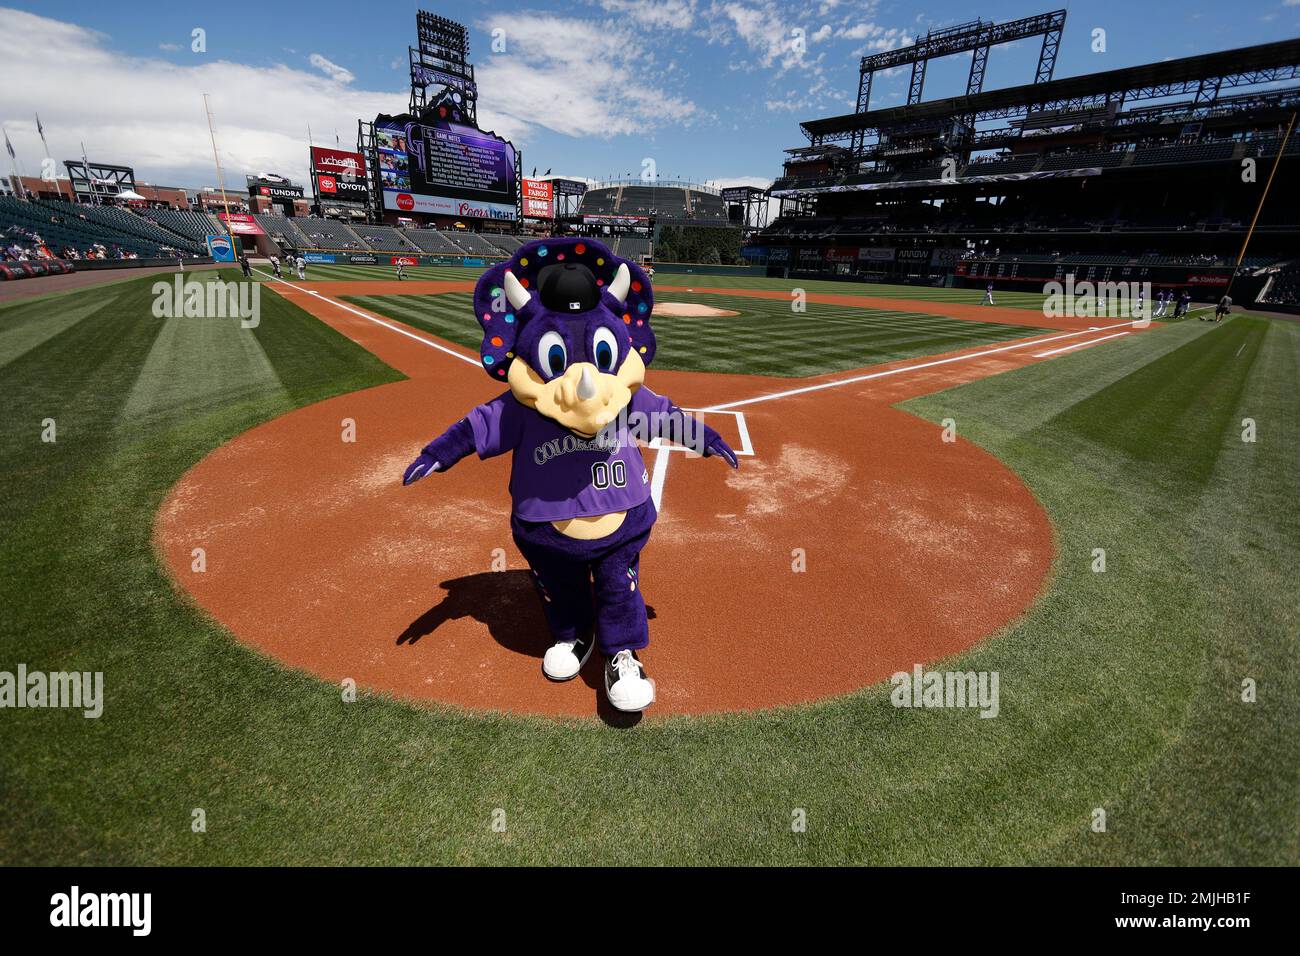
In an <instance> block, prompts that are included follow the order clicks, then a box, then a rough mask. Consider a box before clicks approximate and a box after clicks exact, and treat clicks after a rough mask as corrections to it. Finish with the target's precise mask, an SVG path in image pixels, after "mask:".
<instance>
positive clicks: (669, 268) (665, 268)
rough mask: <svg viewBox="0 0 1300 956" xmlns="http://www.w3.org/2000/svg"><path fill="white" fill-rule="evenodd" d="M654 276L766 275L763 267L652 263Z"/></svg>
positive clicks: (697, 263)
mask: <svg viewBox="0 0 1300 956" xmlns="http://www.w3.org/2000/svg"><path fill="white" fill-rule="evenodd" d="M654 270H655V274H656V275H658V274H659V273H661V272H667V273H673V274H686V275H698V276H762V275H767V268H766V267H765V266H724V265H705V264H703V263H699V262H658V261H656V262H655V263H654Z"/></svg>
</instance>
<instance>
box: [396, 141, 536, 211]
mask: <svg viewBox="0 0 1300 956" xmlns="http://www.w3.org/2000/svg"><path fill="white" fill-rule="evenodd" d="M374 128H375V145H376V153H377V155H378V158H379V181H380V187H381V189H382V190H383V193H384V208H385V209H393V210H397V211H399V212H419V213H425V214H429V215H444V216H461V217H471V218H479V219H505V220H513V219H515V218H516V215H517V210H516V199H517V196H518V190H519V182H518V179H517V161H516V153H515V147H514V145H513V144H511V143H510V142H508V141H507V140H504V139H502V138H501V137H500V136H496V135H494V134H492V133H485V132H483V131H482V130H479V129H476V128H475V127H473V126H470V125H467V124H465V123H457V122H453V121H452V120H451V119H449V118H438V119H435V120H433V121H432V122H424V123H421V122H415V121H413V120H412V119H411V118H410V117H409V116H393V117H389V116H382V115H381V116H379V117H377V118H376V119H375V127H374Z"/></svg>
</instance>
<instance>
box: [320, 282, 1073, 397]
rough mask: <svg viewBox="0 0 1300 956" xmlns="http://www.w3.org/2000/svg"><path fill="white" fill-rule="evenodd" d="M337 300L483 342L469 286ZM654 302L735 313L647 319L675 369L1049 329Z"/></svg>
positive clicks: (944, 346)
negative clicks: (432, 293) (423, 293)
mask: <svg viewBox="0 0 1300 956" xmlns="http://www.w3.org/2000/svg"><path fill="white" fill-rule="evenodd" d="M765 281H769V282H770V281H775V280H765ZM787 288H788V285H787ZM344 298H345V300H346V301H348V302H352V303H354V304H356V305H359V306H361V307H362V308H364V309H367V310H368V311H371V312H375V313H377V314H379V315H384V316H387V317H389V318H391V319H396V320H397V321H399V322H404V323H406V324H407V325H411V326H414V327H416V328H421V329H425V330H426V331H429V332H432V333H434V334H435V335H438V336H440V337H442V338H444V339H447V340H448V341H451V342H456V343H457V344H459V345H463V346H465V347H466V348H467V349H471V350H473V351H477V350H478V348H479V346H480V345H481V344H482V341H483V335H482V331H481V329H480V328H479V326H478V324H477V323H476V322H474V321H473V307H472V305H471V301H470V296H469V294H468V293H463V294H452V295H437V296H427V295H426V296H415V295H412V296H402V295H388V296H345V297H344ZM660 300H661V301H672V302H687V303H698V304H700V305H708V306H713V307H714V308H717V309H726V310H730V311H732V312H736V313H737V314H736V315H734V316H716V317H701V318H695V317H691V318H686V317H669V316H664V317H662V318H659V319H656V320H655V322H654V327H655V337H656V339H657V340H658V344H659V345H658V351H657V352H656V354H655V361H654V367H655V368H665V369H675V370H684V371H700V372H733V373H749V374H752V375H789V376H796V377H803V376H807V375H817V374H819V373H823V372H834V371H841V370H844V369H850V368H861V367H862V366H864V365H876V364H879V363H881V362H892V361H896V360H898V359H905V358H914V357H915V356H918V355H933V354H935V353H937V352H950V351H953V350H955V349H963V348H971V347H974V346H977V345H983V344H986V343H989V342H1003V341H1006V340H1008V339H1014V338H1020V337H1024V336H1031V335H1040V334H1042V333H1044V332H1048V331H1050V330H1048V329H1038V328H1030V327H1026V326H1021V325H1002V324H999V323H995V322H968V321H965V320H962V319H949V318H945V317H944V316H941V315H925V314H922V313H919V312H909V311H907V310H906V307H905V306H902V307H900V309H899V310H897V311H888V310H884V309H860V308H852V307H849V306H840V305H823V304H821V303H817V302H808V303H807V304H806V311H804V312H794V311H792V310H791V308H790V302H789V301H788V300H780V299H757V298H754V297H752V296H749V297H746V296H727V295H721V294H709V295H693V294H691V293H687V292H673V293H666V294H664V295H662V296H660Z"/></svg>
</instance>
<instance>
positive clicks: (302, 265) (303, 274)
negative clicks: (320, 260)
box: [297, 256, 307, 279]
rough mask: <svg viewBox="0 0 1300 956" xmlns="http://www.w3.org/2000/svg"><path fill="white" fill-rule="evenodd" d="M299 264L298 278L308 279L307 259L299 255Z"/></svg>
mask: <svg viewBox="0 0 1300 956" xmlns="http://www.w3.org/2000/svg"><path fill="white" fill-rule="evenodd" d="M297 265H298V278H299V279H306V278H307V260H306V259H304V258H303V257H302V256H299V257H298V263H297Z"/></svg>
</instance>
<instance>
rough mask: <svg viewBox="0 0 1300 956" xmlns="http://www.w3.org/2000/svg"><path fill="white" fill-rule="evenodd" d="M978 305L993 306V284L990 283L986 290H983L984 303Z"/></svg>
mask: <svg viewBox="0 0 1300 956" xmlns="http://www.w3.org/2000/svg"><path fill="white" fill-rule="evenodd" d="M980 304H981V305H992V304H993V283H992V282H990V283H989V285H988V288H987V289H985V290H984V301H983V302H982V303H980Z"/></svg>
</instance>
